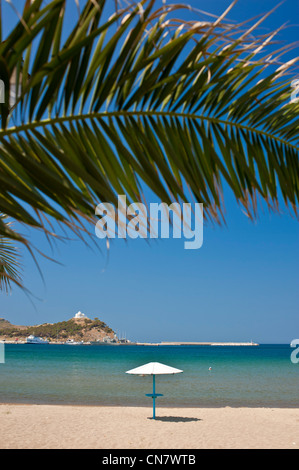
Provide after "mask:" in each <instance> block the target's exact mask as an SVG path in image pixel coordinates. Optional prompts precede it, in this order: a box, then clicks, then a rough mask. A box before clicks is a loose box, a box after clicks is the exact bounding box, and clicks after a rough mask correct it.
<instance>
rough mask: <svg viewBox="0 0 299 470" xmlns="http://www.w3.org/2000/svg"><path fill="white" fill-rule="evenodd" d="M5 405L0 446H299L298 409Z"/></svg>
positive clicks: (1, 413) (0, 408)
mask: <svg viewBox="0 0 299 470" xmlns="http://www.w3.org/2000/svg"><path fill="white" fill-rule="evenodd" d="M151 412H152V410H151V408H150V407H96V406H94V407H93V406H71V405H70V406H64V405H21V404H1V405H0V420H1V427H0V448H1V449H42V448H44V449H82V448H86V449H203V448H204V449H238V448H239V449H254V448H260V449H299V409H298V408H297V409H291V408H288V409H286V408H230V407H225V408H158V409H157V419H156V420H155V421H154V420H152V419H151V416H152V414H151Z"/></svg>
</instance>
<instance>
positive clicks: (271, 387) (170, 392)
mask: <svg viewBox="0 0 299 470" xmlns="http://www.w3.org/2000/svg"><path fill="white" fill-rule="evenodd" d="M293 350H294V349H293V348H291V347H290V346H289V345H277V344H275V345H268V344H267V345H260V346H251V347H246V346H245V347H244V346H243V347H242V346H125V345H124V346H109V345H107V346H95V345H90V346H67V345H27V344H24V345H14V344H11V345H10V344H7V345H5V363H4V364H0V402H2V403H49V404H54V403H55V404H80V405H81V404H82V405H122V406H148V405H149V404H150V403H149V400H150V398H147V397H145V393H150V392H151V391H152V377H140V376H135V375H129V374H126V373H125V372H126V371H127V370H130V369H132V368H134V367H137V366H140V365H142V364H146V363H147V362H161V363H163V364H167V365H170V366H173V367H176V368H178V369H182V370H183V371H184V372H183V373H182V374H176V375H170V376H157V378H156V391H157V392H158V393H162V394H164V396H163V397H161V398H159V400H158V403H157V404H158V406H182V407H192V406H194V407H200V406H201V407H219V406H234V407H238V406H248V407H299V393H298V392H299V363H297V364H294V363H292V362H291V359H290V355H291V353H292V351H293ZM210 367H211V368H212V369H211V370H209V368H210Z"/></svg>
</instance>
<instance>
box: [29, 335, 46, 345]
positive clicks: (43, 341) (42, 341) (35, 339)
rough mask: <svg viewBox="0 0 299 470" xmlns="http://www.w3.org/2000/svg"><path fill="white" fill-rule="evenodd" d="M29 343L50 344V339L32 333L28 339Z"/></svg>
mask: <svg viewBox="0 0 299 470" xmlns="http://www.w3.org/2000/svg"><path fill="white" fill-rule="evenodd" d="M26 343H27V344H49V341H47V340H46V339H42V338H40V337H39V336H34V335H30V336H28V338H27V339H26Z"/></svg>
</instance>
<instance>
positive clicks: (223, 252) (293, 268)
mask: <svg viewBox="0 0 299 470" xmlns="http://www.w3.org/2000/svg"><path fill="white" fill-rule="evenodd" d="M69 1H71V0H69ZM14 3H15V5H16V6H18V5H21V4H22V2H18V1H15V2H14ZM82 3H84V2H81V4H82ZM189 3H190V4H192V5H196V7H197V8H201V9H203V10H206V11H207V10H208V11H210V12H211V13H214V14H219V13H221V12H222V11H223V10H224V9H225V8H227V6H228V5H229V3H230V1H226V0H216V1H211V2H208V3H207V2H204V1H201V0H198V1H194V0H193V1H192V0H189ZM277 3H278V2H276V1H273V0H271V1H270V0H267V1H265V0H264V1H263V2H261V1H255V0H240V1H239V3H238V4H237V6H236V7H235V8H234V9H233V10H232V11H231V12H230V14H229V18H230V19H234V20H237V21H239V20H246V19H248V18H251V17H253V16H255V15H258V14H259V13H262V12H266V11H268V10H270V9H271V8H273V6H274V5H275V4H277ZM5 12H6V15H7V22H6V28H9V25H12V23H13V22H15V17H14V13H13V12H12V11H11V10H10V9H9V7H8V5H7V6H6V8H5ZM70 20H71V18H70ZM287 21H288V22H289V23H290V24H291V25H293V26H292V27H290V28H288V29H286V30H285V31H283V32H282V33H281V34H280V39H281V40H283V41H286V42H293V41H295V40H297V39H298V25H297V26H295V25H294V23H296V22H298V23H299V11H298V2H297V1H295V0H294V1H293V0H286V1H285V3H284V4H283V5H282V6H280V8H279V9H278V11H276V12H275V13H273V15H272V16H271V18H270V19H268V20H267V22H266V23H265V25H264V27H267V28H269V30H273V29H275V28H277V27H278V26H280V25H281V24H282V23H284V22H287ZM297 52H298V49H297ZM294 55H295V52H293V54H290V55H289V56H290V57H291V56H294ZM225 205H226V221H227V227H223V228H219V227H215V228H213V227H210V226H205V227H204V243H203V246H202V248H200V249H199V250H184V249H183V240H173V239H169V240H159V241H154V242H151V243H150V244H147V243H146V242H145V241H144V240H131V239H129V240H128V242H127V243H125V242H124V241H122V240H118V239H115V240H114V241H113V242H112V243H111V249H110V251H109V259H108V261H107V252H106V249H105V246H104V244H103V243H102V248H103V254H101V253H100V252H99V251H91V250H90V249H88V248H87V247H86V246H84V244H82V242H80V241H72V242H68V243H58V245H57V247H56V248H55V249H54V252H51V249H50V247H49V245H48V242H47V241H46V240H45V237H44V236H42V235H41V234H39V233H36V232H34V231H33V230H32V231H30V232H29V233H30V239H31V241H32V242H33V243H34V244H35V245H36V246H37V247H38V248H40V249H41V250H44V251H45V252H46V253H47V254H49V255H50V256H54V257H55V258H56V259H57V260H59V262H61V263H62V264H63V265H62V266H61V265H58V264H55V263H53V262H51V261H48V260H44V259H42V258H40V257H39V264H40V267H41V269H42V272H43V276H44V282H43V281H42V279H41V276H40V274H39V272H38V270H37V269H36V267H35V265H34V262H33V261H32V259H31V257H30V255H28V254H26V253H24V254H23V263H24V279H25V284H26V287H27V288H28V289H29V290H30V291H31V292H32V293H33V294H34V295H35V296H36V297H38V299H35V298H33V297H32V300H31V301H30V300H29V299H28V298H27V297H26V295H25V294H24V293H23V292H22V291H20V290H19V289H18V288H14V289H13V292H12V294H11V295H9V296H7V295H5V294H3V293H2V294H0V317H4V318H6V319H8V320H9V321H11V322H12V323H15V324H28V325H29V324H40V323H44V322H56V321H61V320H66V319H69V318H71V317H72V316H73V315H74V314H75V313H76V312H77V311H78V310H81V311H82V312H84V313H85V314H86V315H87V316H89V317H90V318H94V317H95V316H97V317H99V318H100V319H101V320H103V321H105V322H106V323H107V324H108V325H109V326H110V327H111V328H113V329H114V330H115V331H116V332H117V333H126V335H127V337H128V338H129V339H131V340H138V341H160V340H170V341H175V340H182V341H250V340H251V339H253V340H255V341H258V342H260V343H271V342H273V343H274V342H277V343H290V342H291V340H292V339H294V338H298V336H299V315H298V310H299V309H298V304H299V302H298V300H299V289H298V287H299V286H298V284H299V275H298V266H299V252H298V241H299V224H298V221H296V220H294V219H292V218H291V217H290V216H289V215H288V214H287V213H286V211H284V212H285V213H282V214H280V215H278V214H269V213H268V212H267V211H265V213H264V214H263V213H260V218H259V220H258V221H257V222H256V223H252V222H250V221H249V220H248V219H247V217H246V216H245V215H244V214H243V213H242V212H241V210H240V208H238V207H237V205H236V203H235V201H234V197H233V195H232V194H231V193H230V192H226V194H225ZM32 302H33V303H34V306H33V305H32Z"/></svg>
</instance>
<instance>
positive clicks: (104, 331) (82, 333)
mask: <svg viewBox="0 0 299 470" xmlns="http://www.w3.org/2000/svg"><path fill="white" fill-rule="evenodd" d="M30 335H34V336H39V337H41V338H44V339H47V340H48V341H51V342H61V341H66V340H67V339H74V340H75V341H103V340H104V339H105V338H106V339H107V338H109V339H110V340H111V339H113V338H114V331H113V330H112V329H111V328H109V326H107V325H106V323H104V322H103V321H101V320H99V319H98V318H95V319H94V320H90V319H89V318H84V319H80V320H79V319H74V318H71V319H70V320H67V321H61V322H58V323H44V324H42V325H35V326H16V325H12V324H11V323H10V322H8V321H7V320H5V319H0V339H1V340H2V341H3V340H5V341H15V340H18V341H22V340H24V341H25V340H26V338H27V337H28V336H30Z"/></svg>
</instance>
